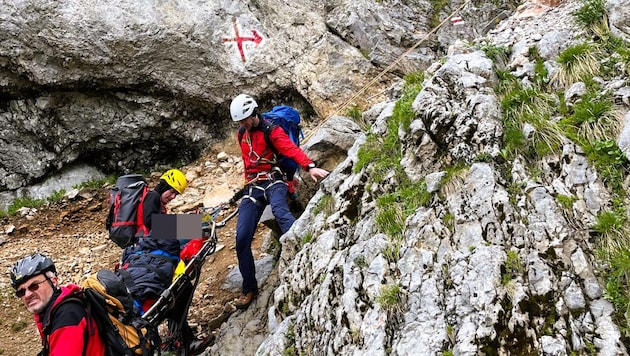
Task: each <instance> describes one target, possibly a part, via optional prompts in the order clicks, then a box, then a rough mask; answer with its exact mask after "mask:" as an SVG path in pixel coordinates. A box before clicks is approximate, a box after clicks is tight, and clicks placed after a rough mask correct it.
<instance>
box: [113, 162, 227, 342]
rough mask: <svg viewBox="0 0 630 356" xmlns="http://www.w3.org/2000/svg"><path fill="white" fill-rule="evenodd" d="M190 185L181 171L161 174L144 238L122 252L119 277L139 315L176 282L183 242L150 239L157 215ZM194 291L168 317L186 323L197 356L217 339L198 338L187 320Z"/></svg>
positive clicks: (188, 289) (150, 197)
mask: <svg viewBox="0 0 630 356" xmlns="http://www.w3.org/2000/svg"><path fill="white" fill-rule="evenodd" d="M187 185H188V182H187V180H186V176H185V175H184V173H183V172H181V171H180V170H178V169H169V170H168V171H166V173H164V174H162V176H161V177H160V182H159V183H158V184H157V185H156V186H155V188H154V189H153V190H151V191H149V192H148V193H147V194H146V196H145V198H144V202H143V204H142V209H143V224H144V227H143V228H142V230H143V231H144V233H143V236H142V237H140V238H139V239H138V243H137V244H136V246H134V247H132V248H130V249H127V250H125V252H124V253H123V259H122V265H121V267H122V268H121V269H120V270H119V271H120V275H121V276H122V277H123V279H124V280H125V283H126V284H127V287H128V288H129V292H130V293H131V295H132V296H133V298H134V302H135V303H136V308H137V309H138V310H139V314H143V313H144V312H146V311H148V310H149V308H150V307H151V306H152V305H153V303H155V302H156V301H157V299H158V298H159V296H160V295H161V294H162V292H163V291H164V290H166V289H167V288H168V287H170V285H171V283H172V281H173V274H174V272H175V268H176V267H177V264H178V263H179V254H180V241H179V240H177V239H174V238H173V239H154V238H151V236H152V225H153V224H152V222H153V219H156V217H155V216H156V215H157V214H166V213H167V209H166V205H167V204H168V203H169V202H171V201H172V200H173V199H175V198H176V197H177V196H178V195H180V194H183V193H184V191H185V190H186V187H187ZM193 292H194V288H193V286H192V284H191V283H190V282H188V283H187V284H186V286H185V288H184V289H183V290H182V295H181V298H180V299H179V300H177V301H176V302H175V305H174V306H173V308H172V309H171V310H169V312H168V314H167V315H166V317H167V318H168V319H171V320H177V321H179V320H183V326H182V333H183V334H184V336H185V337H186V338H187V339H189V340H192V341H191V343H190V345H189V348H188V351H189V353H190V354H191V355H197V354H198V353H200V352H203V351H204V350H205V349H206V348H207V347H208V346H211V345H212V344H213V343H214V338H215V337H214V335H209V336H207V337H202V338H197V337H195V335H194V333H193V330H192V329H191V328H190V326H189V325H188V322H187V321H186V319H187V315H186V314H187V311H188V305H186V301H187V300H188V297H189V296H190V294H191V293H193ZM182 318H183V319H182Z"/></svg>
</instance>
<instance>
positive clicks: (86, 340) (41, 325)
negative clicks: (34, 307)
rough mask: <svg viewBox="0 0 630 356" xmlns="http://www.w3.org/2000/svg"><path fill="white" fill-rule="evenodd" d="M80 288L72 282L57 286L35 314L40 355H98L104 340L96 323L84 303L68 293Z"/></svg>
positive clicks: (99, 355) (103, 351)
mask: <svg viewBox="0 0 630 356" xmlns="http://www.w3.org/2000/svg"><path fill="white" fill-rule="evenodd" d="M80 290H81V287H79V286H77V285H76V284H68V285H67V286H63V287H61V288H59V289H57V290H56V291H55V292H54V294H53V298H52V301H51V303H49V305H48V306H47V307H46V309H45V310H44V311H43V312H42V313H40V314H35V315H34V318H35V324H36V325H37V330H38V331H39V335H40V337H41V338H42V345H43V347H44V349H43V350H42V352H41V353H40V355H42V356H79V355H89V356H92V355H94V356H101V355H105V344H104V343H103V340H101V337H100V335H99V333H98V328H97V326H96V323H95V322H94V320H93V319H92V318H90V317H89V316H88V314H87V310H86V309H85V306H84V305H83V304H82V303H81V302H79V301H78V300H77V302H73V301H71V300H68V301H66V302H63V301H64V300H65V299H66V298H72V294H73V293H75V292H78V291H80Z"/></svg>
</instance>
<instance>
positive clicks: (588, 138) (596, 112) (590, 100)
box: [562, 86, 621, 144]
mask: <svg viewBox="0 0 630 356" xmlns="http://www.w3.org/2000/svg"><path fill="white" fill-rule="evenodd" d="M597 89H599V88H598V87H597V86H595V87H593V88H591V90H589V91H588V92H587V93H586V94H585V95H584V96H583V99H582V100H580V101H579V102H577V103H576V104H575V105H574V106H573V110H572V111H573V112H572V113H571V114H570V115H568V116H567V117H566V118H565V119H563V120H562V124H563V125H565V127H567V131H568V132H569V134H570V135H572V137H573V138H574V139H576V140H577V141H583V142H582V143H584V144H586V143H587V142H593V141H603V140H607V139H609V138H610V137H616V136H617V135H618V134H619V132H620V131H621V120H619V119H618V117H617V116H618V114H617V113H616V111H615V110H614V109H613V103H612V101H611V99H610V97H609V96H607V95H602V94H600V93H599V91H598V90H597ZM573 130H575V131H573Z"/></svg>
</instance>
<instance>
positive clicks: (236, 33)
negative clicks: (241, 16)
mask: <svg viewBox="0 0 630 356" xmlns="http://www.w3.org/2000/svg"><path fill="white" fill-rule="evenodd" d="M250 31H251V33H252V37H241V36H240V35H239V31H238V25H237V24H236V22H234V37H233V38H224V39H223V42H236V47H238V52H239V53H240V54H241V59H242V60H243V62H245V51H244V50H243V43H244V42H254V43H255V46H254V47H258V45H259V44H260V43H261V42H262V40H263V38H262V36H261V35H259V34H258V31H256V30H250Z"/></svg>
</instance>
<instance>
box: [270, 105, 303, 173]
mask: <svg viewBox="0 0 630 356" xmlns="http://www.w3.org/2000/svg"><path fill="white" fill-rule="evenodd" d="M261 116H262V118H263V119H265V120H267V121H269V122H270V123H271V124H272V125H273V126H280V127H282V129H283V130H284V132H286V133H287V135H288V136H289V138H290V139H291V141H293V143H295V145H296V146H300V140H301V139H303V138H304V133H303V132H302V128H301V127H300V113H299V112H298V111H297V110H295V109H294V108H292V107H290V106H287V105H278V106H274V107H273V108H272V109H271V111H269V112H266V113H263V114H262V115H261ZM265 141H267V145H268V146H269V147H271V148H272V149H273V151H274V152H275V153H276V158H277V160H278V166H279V167H280V169H282V171H283V172H284V173H285V174H286V175H287V178H288V179H289V180H292V179H293V176H294V175H295V172H297V170H298V169H299V168H300V165H299V164H298V163H297V162H295V161H294V160H293V159H291V158H289V157H285V156H283V155H281V154H280V153H278V150H276V148H275V147H274V146H273V144H272V143H271V139H270V138H269V130H265Z"/></svg>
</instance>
